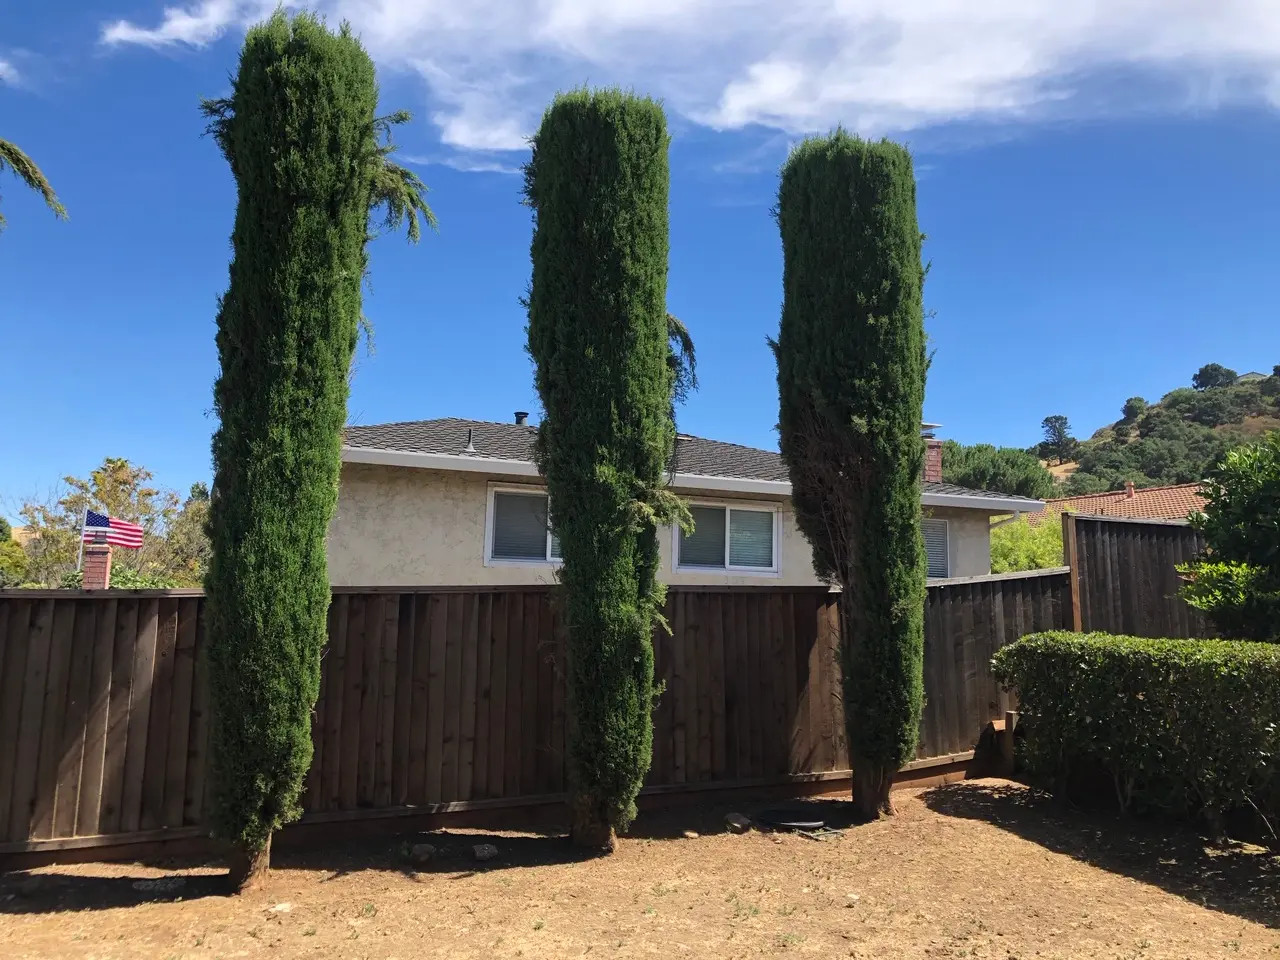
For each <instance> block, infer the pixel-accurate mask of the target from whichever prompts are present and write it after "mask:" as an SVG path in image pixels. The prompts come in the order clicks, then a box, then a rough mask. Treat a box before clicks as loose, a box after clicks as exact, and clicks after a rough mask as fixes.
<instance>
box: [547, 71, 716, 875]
mask: <svg viewBox="0 0 1280 960" xmlns="http://www.w3.org/2000/svg"><path fill="white" fill-rule="evenodd" d="M667 151H668V134H667V124H666V117H665V115H664V114H663V110H662V107H661V106H660V105H659V104H658V103H656V102H655V101H653V100H649V99H647V98H642V97H637V96H635V95H633V94H629V93H624V92H621V91H618V90H600V91H591V90H577V91H574V92H572V93H565V94H561V95H560V96H558V97H556V99H555V100H554V101H553V102H552V104H551V106H550V107H549V108H548V109H547V111H546V113H545V114H544V115H543V118H542V124H541V126H540V127H539V128H538V132H537V134H536V135H535V136H534V139H533V154H532V158H531V159H530V161H529V163H528V165H527V167H526V168H525V198H526V200H527V202H528V204H529V205H530V206H531V207H532V208H533V211H534V232H533V241H532V245H531V251H530V252H531V259H532V261H533V279H532V282H531V284H530V290H529V298H528V310H529V325H528V335H529V353H530V355H531V356H532V357H533V360H534V363H535V365H536V374H535V381H536V384H537V388H538V395H539V397H540V398H541V400H542V406H543V410H544V417H543V420H542V424H541V426H540V427H539V430H538V451H537V453H538V461H539V467H540V469H541V471H542V473H543V475H544V476H545V477H546V482H547V492H548V494H549V495H550V503H551V510H552V514H553V517H552V523H553V525H554V528H555V531H556V535H557V537H558V538H559V540H560V548H561V552H562V554H563V556H564V565H563V566H562V567H561V569H560V574H559V578H560V582H561V584H562V586H563V602H564V608H565V621H566V623H567V630H568V635H567V639H568V643H567V657H566V660H567V663H566V673H567V677H566V683H567V687H568V708H569V709H568V714H569V718H568V730H569V739H568V750H567V754H566V761H567V765H568V779H569V805H570V834H571V838H572V840H573V842H574V843H575V844H577V845H579V846H583V847H590V848H593V849H600V850H612V849H613V846H614V834H615V831H616V830H623V829H625V828H626V827H627V826H628V825H629V824H630V823H631V821H632V819H633V818H634V817H635V815H636V805H635V801H636V797H637V796H638V794H639V792H640V788H641V786H642V785H643V783H644V778H645V775H646V773H647V772H648V770H649V764H650V761H651V757H652V747H653V721H652V708H653V703H654V700H655V696H656V691H655V689H654V683H653V643H652V636H653V629H654V624H655V622H656V621H657V620H658V618H659V615H660V611H661V608H662V605H663V597H664V588H663V587H662V586H661V585H660V584H659V583H658V582H657V572H658V566H659V551H658V540H657V526H658V524H660V523H665V522H671V521H673V520H674V521H685V522H687V520H688V511H687V510H686V509H685V508H684V506H683V504H682V503H680V501H678V500H677V499H676V498H675V497H674V496H673V495H672V494H671V493H670V492H669V491H668V490H667V489H666V488H665V487H664V485H663V474H664V471H665V466H666V463H667V460H668V458H669V457H670V455H671V452H672V450H673V449H674V444H675V424H674V422H673V413H672V411H673V404H674V403H675V402H676V400H677V399H678V398H679V396H680V394H681V391H682V389H687V386H688V385H689V384H688V381H687V380H686V381H685V382H684V384H683V385H682V379H684V378H683V377H682V370H684V371H687V372H688V373H689V374H690V375H691V374H692V368H691V364H689V363H687V362H686V361H691V360H692V353H693V352H692V341H691V340H689V337H688V331H687V330H685V329H684V327H683V325H681V324H680V323H679V321H677V320H675V318H674V317H672V316H671V315H670V314H668V313H667V310H666V292H667V259H668V243H669V240H668V220H667V216H668V215H667V209H668V190H669V180H670V168H669V161H668V155H667Z"/></svg>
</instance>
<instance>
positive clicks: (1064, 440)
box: [1040, 413, 1080, 463]
mask: <svg viewBox="0 0 1280 960" xmlns="http://www.w3.org/2000/svg"><path fill="white" fill-rule="evenodd" d="M1040 427H1041V429H1042V430H1044V441H1043V442H1042V443H1041V444H1040V455H1041V456H1042V457H1044V458H1045V459H1046V460H1057V461H1058V463H1067V462H1068V461H1070V460H1073V459H1075V456H1076V452H1077V451H1078V450H1079V449H1080V441H1078V440H1077V439H1076V438H1075V437H1073V436H1071V424H1070V423H1069V422H1068V421H1067V418H1066V417H1064V416H1063V415H1062V414H1060V413H1057V414H1054V415H1053V416H1049V417H1045V418H1044V420H1043V421H1041V423H1040Z"/></svg>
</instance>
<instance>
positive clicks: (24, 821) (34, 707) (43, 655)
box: [9, 600, 54, 839]
mask: <svg viewBox="0 0 1280 960" xmlns="http://www.w3.org/2000/svg"><path fill="white" fill-rule="evenodd" d="M53 606H54V601H53V600H40V601H37V603H36V605H35V609H34V610H33V611H32V613H31V628H30V629H31V640H30V649H29V651H28V654H27V670H26V675H25V676H24V678H23V681H22V690H21V701H22V711H21V713H20V714H19V721H18V729H17V737H16V740H15V752H16V753H17V758H16V760H15V762H14V769H13V781H12V782H13V799H12V801H11V807H10V810H9V835H10V837H12V838H14V839H17V838H20V837H24V836H30V835H31V833H30V831H31V818H32V813H33V811H34V805H35V791H36V769H37V767H38V766H39V762H40V742H41V739H42V738H41V731H40V721H41V714H42V713H43V711H44V693H45V690H44V688H45V680H46V678H47V677H48V670H49V648H50V646H51V643H50V639H51V634H52V631H53Z"/></svg>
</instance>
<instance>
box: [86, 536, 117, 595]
mask: <svg viewBox="0 0 1280 960" xmlns="http://www.w3.org/2000/svg"><path fill="white" fill-rule="evenodd" d="M80 569H81V570H82V571H83V572H84V589H86V590H105V589H107V587H109V586H111V545H110V544H106V543H86V544H85V545H84V563H83V564H82V565H81V567H80Z"/></svg>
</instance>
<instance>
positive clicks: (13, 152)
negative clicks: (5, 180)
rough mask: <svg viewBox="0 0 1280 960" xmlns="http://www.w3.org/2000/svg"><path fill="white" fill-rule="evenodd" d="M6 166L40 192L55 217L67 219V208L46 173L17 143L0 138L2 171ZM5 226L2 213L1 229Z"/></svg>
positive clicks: (0, 167)
mask: <svg viewBox="0 0 1280 960" xmlns="http://www.w3.org/2000/svg"><path fill="white" fill-rule="evenodd" d="M5 167H8V168H9V169H10V170H12V171H13V173H14V176H16V177H17V178H18V179H19V180H21V181H22V182H23V183H25V184H26V185H27V186H28V187H30V188H31V189H32V190H34V191H35V192H36V193H38V194H40V196H42V197H43V198H44V202H45V204H46V205H47V206H48V207H49V209H50V210H52V211H53V215H54V216H55V217H57V218H58V219H59V220H65V219H67V208H66V207H64V206H63V205H62V202H61V201H60V200H59V199H58V195H57V194H56V193H54V192H53V187H52V186H50V184H49V181H48V180H46V179H45V175H44V174H43V173H41V172H40V168H39V167H37V166H36V164H35V161H34V160H32V159H31V158H30V157H29V156H27V155H26V154H25V153H23V152H22V149H21V148H20V147H19V146H18V145H17V144H16V143H10V142H9V141H8V140H0V173H3V172H4V168H5ZM4 226H5V219H4V214H2V213H0V231H3V230H4Z"/></svg>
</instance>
